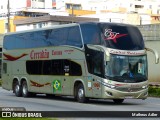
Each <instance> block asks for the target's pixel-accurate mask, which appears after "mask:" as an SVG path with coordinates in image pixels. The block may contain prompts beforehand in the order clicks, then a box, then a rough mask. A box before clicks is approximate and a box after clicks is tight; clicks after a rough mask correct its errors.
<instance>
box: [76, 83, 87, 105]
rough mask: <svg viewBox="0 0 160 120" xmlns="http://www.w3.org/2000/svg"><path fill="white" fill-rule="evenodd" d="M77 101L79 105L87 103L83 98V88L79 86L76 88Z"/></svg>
mask: <svg viewBox="0 0 160 120" xmlns="http://www.w3.org/2000/svg"><path fill="white" fill-rule="evenodd" d="M76 96H77V101H78V102H80V103H84V102H87V98H86V97H85V91H84V86H83V85H82V84H79V85H78V87H77V95H76Z"/></svg>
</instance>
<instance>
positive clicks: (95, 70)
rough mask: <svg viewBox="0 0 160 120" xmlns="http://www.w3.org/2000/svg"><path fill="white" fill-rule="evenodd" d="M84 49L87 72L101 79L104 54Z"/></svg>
mask: <svg viewBox="0 0 160 120" xmlns="http://www.w3.org/2000/svg"><path fill="white" fill-rule="evenodd" d="M85 49H86V61H87V67H88V72H89V73H91V74H94V75H97V76H99V77H103V75H104V70H103V65H104V53H103V52H101V51H97V50H93V49H89V48H85Z"/></svg>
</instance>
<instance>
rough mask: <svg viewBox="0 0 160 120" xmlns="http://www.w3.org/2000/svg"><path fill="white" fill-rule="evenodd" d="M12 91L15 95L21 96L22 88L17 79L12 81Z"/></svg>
mask: <svg viewBox="0 0 160 120" xmlns="http://www.w3.org/2000/svg"><path fill="white" fill-rule="evenodd" d="M13 93H14V94H15V95H16V96H17V97H21V96H22V88H21V86H20V85H19V82H18V81H15V82H14V83H13Z"/></svg>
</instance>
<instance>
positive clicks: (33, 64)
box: [26, 61, 42, 75]
mask: <svg viewBox="0 0 160 120" xmlns="http://www.w3.org/2000/svg"><path fill="white" fill-rule="evenodd" d="M26 69H27V70H26V71H27V73H28V74H32V75H41V74H42V61H27V62H26Z"/></svg>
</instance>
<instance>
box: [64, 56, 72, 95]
mask: <svg viewBox="0 0 160 120" xmlns="http://www.w3.org/2000/svg"><path fill="white" fill-rule="evenodd" d="M62 69H63V77H62V88H63V94H64V95H70V94H71V81H72V79H73V78H72V77H71V76H70V75H71V74H70V73H71V72H70V71H71V61H70V60H67V59H66V60H64V61H63V67H62Z"/></svg>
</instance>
